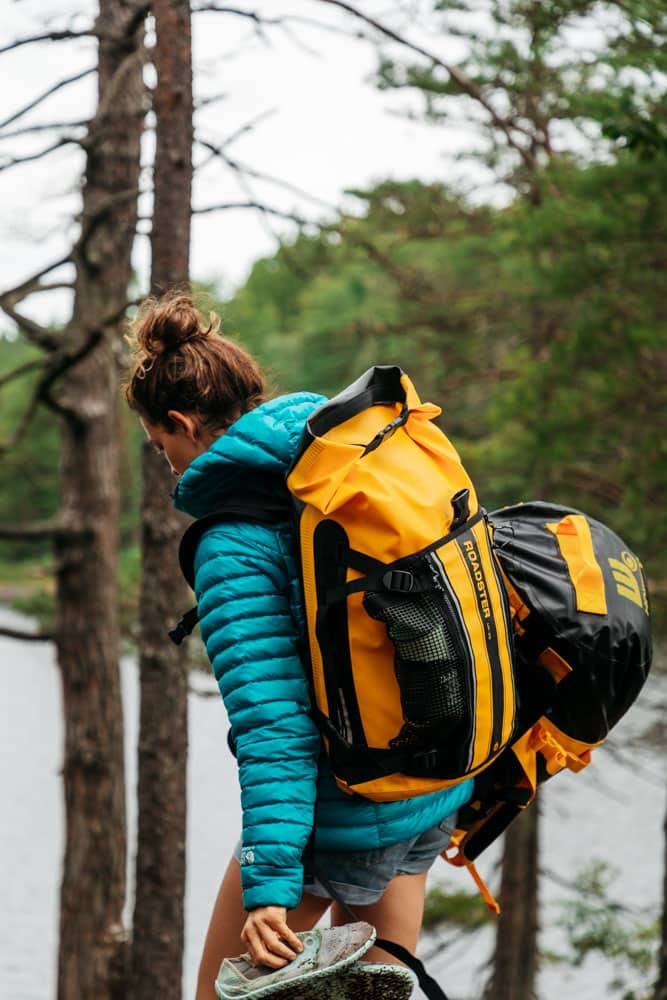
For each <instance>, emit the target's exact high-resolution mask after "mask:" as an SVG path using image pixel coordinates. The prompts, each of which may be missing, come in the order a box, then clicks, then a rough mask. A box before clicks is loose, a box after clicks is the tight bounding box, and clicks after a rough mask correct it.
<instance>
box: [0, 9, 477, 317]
mask: <svg viewBox="0 0 667 1000" xmlns="http://www.w3.org/2000/svg"><path fill="white" fill-rule="evenodd" d="M0 4H1V5H2V6H3V17H2V23H1V27H0V44H7V43H8V42H10V41H12V40H13V39H15V38H20V37H23V36H28V35H32V34H35V33H37V32H39V31H42V30H44V28H45V27H47V28H51V29H56V28H62V27H72V26H73V27H85V26H87V25H89V24H90V23H91V21H92V19H93V17H94V14H95V10H96V4H95V3H94V2H91V0H0ZM235 6H237V7H241V8H243V9H246V10H249V11H250V10H254V11H259V12H261V13H263V14H265V15H266V16H268V17H276V16H277V15H278V14H288V15H292V16H295V17H301V18H304V19H312V20H313V21H321V22H323V23H325V24H329V25H330V26H333V27H337V28H342V27H343V26H345V25H347V26H348V27H352V26H353V25H354V27H355V28H356V29H357V30H359V28H360V27H361V25H360V24H359V23H358V22H357V23H356V24H355V23H354V22H353V21H351V20H350V19H349V18H346V17H345V16H344V15H343V14H342V12H341V11H339V10H337V9H336V8H335V7H332V6H330V5H329V4H323V3H321V2H318V0H291V2H288V0H284V2H283V0H253V2H252V3H250V2H247V3H243V2H242V0H241V2H239V3H237V4H235ZM358 6H359V7H360V8H361V9H363V10H364V12H365V13H367V14H370V15H375V16H378V17H383V18H385V20H386V22H387V23H388V24H391V25H393V26H395V27H398V28H400V29H401V30H405V31H406V32H407V34H408V35H409V36H410V37H411V38H412V39H413V40H414V41H415V42H418V43H421V44H422V45H428V46H430V48H431V49H433V50H436V51H437V50H438V49H439V53H440V55H441V56H443V57H445V58H448V59H452V58H458V56H459V54H460V53H457V52H455V51H453V50H452V48H451V43H447V45H448V49H447V51H446V52H444V51H443V43H442V40H441V39H438V38H437V37H435V38H434V37H433V36H432V35H431V37H429V33H428V31H427V30H425V27H424V25H423V24H422V23H421V21H420V14H421V13H422V12H424V11H426V10H427V9H428V7H429V6H430V5H429V4H428V3H424V2H421V0H415V2H406V0H403V2H400V0H384V2H382V0H359V3H358ZM194 61H195V90H196V97H197V98H205V97H210V96H212V95H215V94H224V95H225V96H224V97H223V99H221V100H220V101H219V102H217V103H215V104H212V105H210V106H209V107H207V109H206V110H205V111H202V112H201V113H200V114H199V116H198V123H199V128H200V134H201V136H202V137H204V138H206V139H207V140H209V141H213V142H221V141H223V140H224V139H225V138H227V137H229V136H230V135H232V134H233V133H235V132H236V131H237V130H239V129H242V128H243V126H244V125H245V124H247V123H249V122H252V121H254V120H256V119H257V118H259V119H260V120H259V121H258V123H257V125H256V127H255V128H254V130H252V131H249V132H246V133H243V134H242V135H241V136H240V137H239V138H238V139H237V141H236V142H235V143H234V144H233V146H232V147H230V152H232V153H233V154H234V155H235V156H236V157H237V158H238V159H239V160H241V161H242V162H244V163H245V164H247V165H248V166H250V167H252V168H253V169H254V170H256V171H259V172H261V173H265V174H269V175H272V176H274V177H276V178H280V179H282V180H284V181H285V182H289V184H291V185H293V186H294V187H295V188H296V189H299V190H301V191H303V192H305V193H307V194H309V195H311V196H312V198H308V197H305V196H304V195H301V194H299V193H297V191H293V190H290V189H289V188H284V187H280V186H279V185H273V184H271V183H269V182H266V181H265V182H262V181H259V180H249V181H248V185H249V187H248V188H246V189H244V188H243V187H242V186H241V185H240V184H239V180H238V177H237V176H236V175H234V173H233V172H230V171H229V170H228V169H226V168H224V167H223V166H222V165H221V164H220V163H219V161H213V162H211V163H209V165H208V166H206V167H205V168H203V169H202V170H201V172H199V173H198V175H197V179H196V183H195V192H194V198H193V201H194V205H195V207H201V206H204V205H210V204H213V203H220V202H228V201H239V200H246V199H247V198H248V197H255V198H257V199H259V200H262V201H263V202H265V203H267V204H270V205H272V206H275V207H276V208H279V209H281V210H283V211H296V212H298V213H299V214H301V215H303V214H306V215H308V216H309V217H312V218H321V217H322V216H326V215H328V214H330V213H331V211H332V210H333V209H334V208H335V207H336V206H341V205H344V204H346V205H347V207H348V208H351V207H352V206H353V204H356V203H353V202H352V201H351V200H349V199H348V200H347V201H346V200H345V196H344V192H345V190H346V189H349V188H352V187H364V186H367V185H370V184H372V183H374V182H376V181H378V180H381V179H383V178H386V177H392V178H408V177H420V178H422V179H426V180H430V179H441V180H446V179H448V178H451V173H452V170H453V169H454V168H453V166H452V161H451V159H450V157H449V156H448V154H449V153H451V152H452V150H453V149H454V148H456V147H457V145H458V146H460V145H461V142H462V141H465V140H462V139H461V133H460V132H457V131H456V130H454V129H449V130H443V129H442V128H439V129H435V128H433V127H430V126H428V125H424V124H421V123H416V122H410V121H407V120H405V118H404V117H401V116H400V115H399V114H398V112H399V111H400V110H401V109H406V108H407V107H409V106H412V107H413V108H417V107H418V102H417V100H416V99H415V98H410V97H409V96H408V95H398V94H390V93H381V92H379V91H378V90H377V89H376V88H374V87H373V85H372V83H371V82H370V80H369V78H370V77H371V75H372V74H373V71H374V69H375V67H376V64H377V50H376V49H375V48H374V46H372V45H371V44H370V43H368V42H364V41H357V40H355V39H353V38H350V37H345V36H344V35H343V34H338V33H336V32H335V31H331V30H322V29H318V28H316V27H315V26H312V25H309V24H306V23H299V22H298V21H292V22H291V23H290V25H289V31H286V30H281V29H279V28H275V29H271V30H268V29H267V30H266V32H265V33H264V35H263V38H260V37H258V35H257V34H256V32H255V31H254V30H253V28H252V22H250V21H249V20H248V19H247V18H242V17H237V16H231V15H228V14H221V13H200V14H197V15H196V16H195V17H194ZM94 63H95V46H94V43H93V42H92V41H91V40H81V41H74V42H67V43H63V42H57V43H45V44H39V45H30V46H24V47H21V48H19V49H17V50H16V51H14V52H9V53H5V54H4V55H2V56H0V71H1V73H2V76H1V79H2V81H3V86H2V87H1V88H0V120H2V121H5V120H6V119H7V118H8V117H9V116H10V115H12V114H14V113H15V112H16V111H17V110H18V109H19V108H21V107H23V106H24V105H26V104H28V103H29V101H31V100H32V99H34V98H35V97H37V96H38V95H39V94H41V93H42V92H43V91H45V90H46V89H47V88H48V87H49V86H50V85H52V84H53V83H54V82H56V81H57V80H59V79H61V78H62V77H65V76H70V75H74V74H75V73H77V72H78V71H81V70H84V69H86V68H87V67H89V66H93V65H94ZM94 100H95V82H94V77H90V78H87V79H85V80H82V81H81V82H80V83H78V84H74V85H72V86H71V87H68V88H65V89H63V90H62V91H59V92H58V93H57V94H55V95H53V96H52V97H51V98H49V100H48V101H47V102H45V103H44V104H42V105H41V106H40V107H39V108H36V109H35V110H34V111H32V112H31V113H30V114H29V115H26V116H25V117H24V118H21V119H20V120H17V121H16V122H15V123H14V124H13V125H12V126H9V127H8V128H9V129H12V130H13V129H16V128H18V127H20V126H23V125H27V124H32V123H37V122H53V121H76V120H79V119H82V118H86V117H87V116H89V115H90V114H91V113H92V111H93V109H94ZM49 141H50V140H49V139H48V137H47V136H45V135H44V134H42V135H40V136H38V137H33V138H30V139H22V138H21V139H19V138H14V139H11V140H5V142H4V143H2V144H1V145H0V155H2V156H3V157H6V156H10V155H16V154H17V153H25V152H26V151H28V150H32V149H38V148H41V147H42V145H44V146H45V145H48V143H49ZM147 155H148V151H147ZM196 158H197V160H198V161H201V160H202V159H203V158H204V153H203V151H201V150H199V151H198V152H197V154H196ZM82 164H83V156H82V153H81V152H80V151H79V150H78V149H77V148H76V147H65V148H64V149H62V150H60V151H58V152H56V153H53V154H51V155H50V156H49V157H48V158H46V159H43V160H38V161H36V162H35V163H32V164H28V165H20V166H16V167H13V168H12V169H10V170H5V171H2V172H1V173H0V206H1V210H2V211H1V217H0V232H1V234H2V243H1V244H0V261H1V262H2V279H1V284H2V287H3V288H7V287H11V286H12V285H13V284H15V283H16V282H18V281H19V280H21V279H22V278H24V277H26V276H28V275H30V274H32V273H34V272H36V271H37V270H38V269H39V268H40V266H42V265H43V264H44V263H47V262H50V261H51V260H53V259H57V257H58V256H59V254H60V253H61V252H63V251H64V250H65V249H66V246H67V242H66V241H67V239H68V238H71V236H72V234H73V229H72V226H71V221H70V220H71V219H72V217H73V215H74V213H75V212H76V208H77V205H78V194H77V188H76V185H77V179H78V177H80V173H81V167H82ZM145 207H149V206H146V204H145ZM269 225H270V227H271V229H272V230H274V231H275V232H285V231H287V230H288V228H289V227H288V224H285V223H281V222H279V221H275V220H273V221H270V223H269ZM275 245H276V244H275V239H274V238H273V237H272V236H271V233H270V231H268V229H267V221H266V220H263V219H261V218H260V217H259V216H258V215H257V214H256V213H252V212H249V211H240V210H236V211H226V212H222V213H216V214H214V215H205V216H200V217H196V218H195V221H194V229H193V243H192V258H191V264H192V274H193V277H195V278H198V279H213V280H215V281H216V282H218V283H219V284H220V285H221V286H222V287H223V288H225V289H231V288H232V287H233V286H234V285H236V284H238V283H240V282H241V281H242V280H243V279H244V278H245V276H246V275H247V273H248V271H249V269H250V267H251V266H252V263H253V262H254V261H255V260H257V259H258V258H259V257H261V256H264V255H266V254H269V253H271V252H272V251H273V250H274V249H275ZM147 251H148V246H147V240H143V241H140V243H139V246H138V250H137V266H138V267H139V269H140V271H142V272H143V273H144V274H145V273H146V267H147V260H148V253H147ZM31 308H32V309H33V310H35V309H37V310H39V311H40V312H42V311H43V310H45V309H52V308H53V305H52V303H49V304H48V305H47V302H45V301H42V302H41V305H40V306H38V305H36V304H35V303H33V305H32V307H31Z"/></svg>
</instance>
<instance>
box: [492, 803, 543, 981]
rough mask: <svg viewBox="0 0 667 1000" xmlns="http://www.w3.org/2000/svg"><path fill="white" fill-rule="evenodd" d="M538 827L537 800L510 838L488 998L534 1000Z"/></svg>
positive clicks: (511, 830) (504, 861) (505, 850)
mask: <svg viewBox="0 0 667 1000" xmlns="http://www.w3.org/2000/svg"><path fill="white" fill-rule="evenodd" d="M538 826H539V807H538V803H537V800H535V801H534V802H533V803H532V804H531V805H530V807H529V808H528V809H526V811H525V812H523V813H522V814H521V815H520V816H519V817H518V818H517V819H516V820H515V821H514V822H513V823H512V825H511V827H510V828H509V829H508V831H507V833H506V835H505V849H504V853H503V865H502V877H501V883H500V895H499V898H498V902H499V903H500V909H501V913H500V916H499V917H498V928H497V933H496V952H495V956H494V964H493V974H492V977H491V980H490V982H489V984H488V986H487V989H486V992H485V997H486V998H488V1000H491V998H493V1000H533V998H534V997H535V979H536V975H537V965H538V961H537V931H538V917H537V914H538V856H539V855H538Z"/></svg>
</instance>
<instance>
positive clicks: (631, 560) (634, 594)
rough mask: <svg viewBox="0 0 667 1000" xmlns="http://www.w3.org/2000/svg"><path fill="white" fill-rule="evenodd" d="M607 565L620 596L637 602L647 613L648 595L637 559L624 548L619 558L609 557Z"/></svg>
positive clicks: (634, 602)
mask: <svg viewBox="0 0 667 1000" xmlns="http://www.w3.org/2000/svg"><path fill="white" fill-rule="evenodd" d="M609 565H610V567H611V572H612V574H613V577H614V580H615V581H616V590H617V591H618V593H619V594H620V596H621V597H626V598H627V599H628V600H629V601H632V602H633V604H637V605H638V606H639V607H640V608H642V609H643V610H644V611H645V612H646V614H648V596H647V594H646V587H645V586H644V579H643V576H642V573H641V563H640V562H639V560H638V559H637V558H636V557H635V556H633V555H632V553H631V552H628V551H627V550H626V551H624V552H622V553H621V558H620V559H610V560H609Z"/></svg>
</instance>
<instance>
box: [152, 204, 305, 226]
mask: <svg viewBox="0 0 667 1000" xmlns="http://www.w3.org/2000/svg"><path fill="white" fill-rule="evenodd" d="M235 208H253V209H255V210H256V211H258V212H263V213H264V214H265V215H273V216H275V217H276V218H279V219H286V220H287V221H289V222H296V224H297V225H298V226H305V225H307V224H308V220H307V219H304V218H303V217H302V216H300V215H295V214H294V213H293V212H282V211H281V210H280V209H278V208H271V207H270V206H269V205H263V204H262V203H261V202H259V201H228V202H222V203H221V204H219V205H203V206H202V207H201V208H193V209H192V214H193V215H210V214H211V213H213V212H227V211H229V210H230V209H235ZM147 219H148V217H147V216H144V217H143V219H142V221H144V222H145V221H147Z"/></svg>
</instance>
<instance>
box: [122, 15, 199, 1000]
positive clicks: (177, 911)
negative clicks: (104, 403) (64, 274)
mask: <svg viewBox="0 0 667 1000" xmlns="http://www.w3.org/2000/svg"><path fill="white" fill-rule="evenodd" d="M152 9H153V14H154V17H155V27H156V33H157V43H156V47H155V50H154V53H153V57H154V63H155V67H156V70H157V77H158V82H157V88H156V91H155V95H154V106H155V112H156V126H157V140H156V142H157V145H156V153H155V165H154V190H155V196H154V207H153V229H152V280H151V286H152V289H151V290H152V293H153V294H154V295H159V294H161V293H162V292H164V291H167V290H168V289H169V288H171V287H173V286H179V287H183V286H187V283H188V277H189V274H188V262H189V248H190V217H191V206H190V201H191V188H192V65H191V26H190V5H189V2H187V0H154V3H153V7H152ZM143 477H144V486H143V503H142V556H143V563H142V587H141V623H140V676H141V682H140V683H141V713H140V737H139V831H138V849H137V868H136V903H135V909H134V920H133V948H132V970H131V980H130V981H131V990H130V995H131V997H132V1000H149V998H150V1000H154V998H155V997H156V996H168V997H170V998H177V997H180V995H181V981H182V956H183V937H184V917H183V903H184V894H185V833H186V763H187V744H188V737H187V688H188V670H187V658H186V655H185V653H184V651H183V647H177V646H174V645H173V644H172V643H171V642H170V641H169V639H168V638H167V629H168V627H170V625H172V624H173V623H174V621H175V619H176V618H177V617H178V616H180V614H181V613H182V611H183V610H185V609H186V608H187V607H188V606H189V604H190V603H191V597H189V596H188V592H187V588H186V587H185V584H184V582H183V580H182V578H181V575H180V572H179V569H178V557H177V548H178V542H179V540H180V536H181V534H182V533H183V530H184V527H185V521H184V518H183V516H182V515H180V514H178V513H177V512H176V511H175V510H174V508H173V506H172V503H171V499H170V493H171V491H172V490H173V486H174V482H173V477H172V476H171V475H170V473H169V470H168V467H167V464H166V463H165V461H164V459H163V458H162V457H161V456H158V455H156V454H155V453H154V451H153V449H152V448H150V447H148V446H146V447H145V448H144V453H143Z"/></svg>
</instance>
